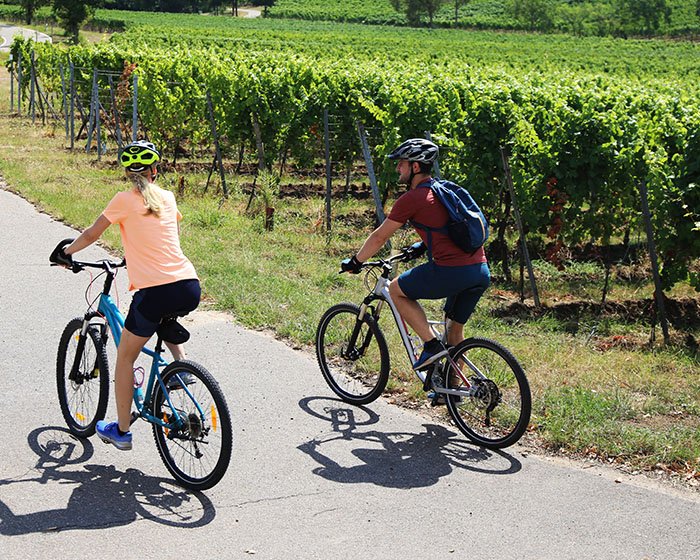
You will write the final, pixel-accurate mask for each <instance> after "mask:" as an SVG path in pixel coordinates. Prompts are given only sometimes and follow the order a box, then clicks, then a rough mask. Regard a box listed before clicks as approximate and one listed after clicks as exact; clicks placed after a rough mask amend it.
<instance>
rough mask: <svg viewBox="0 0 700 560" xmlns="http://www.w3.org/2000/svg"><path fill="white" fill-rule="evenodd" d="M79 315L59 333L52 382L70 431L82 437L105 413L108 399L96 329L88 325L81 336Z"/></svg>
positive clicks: (103, 358) (104, 356)
mask: <svg viewBox="0 0 700 560" xmlns="http://www.w3.org/2000/svg"><path fill="white" fill-rule="evenodd" d="M83 321H84V319H83V318H76V319H73V320H71V321H70V322H69V323H68V325H66V328H65V329H64V330H63V334H62V335H61V341H60V342H59V344H58V356H57V358H56V384H57V387H58V402H59V404H60V405H61V413H62V414H63V418H64V420H65V421H66V424H67V425H68V428H69V429H70V431H71V433H72V434H73V435H75V436H78V437H81V438H86V437H90V436H91V435H93V434H94V433H95V425H96V424H97V421H98V420H101V419H102V418H104V417H105V413H106V411H107V401H108V399H109V365H108V363H107V351H106V349H105V346H104V344H103V343H102V339H101V338H100V333H99V332H98V330H97V329H96V328H94V327H92V326H90V327H88V329H87V332H86V333H85V335H84V336H82V335H81V332H82V329H83Z"/></svg>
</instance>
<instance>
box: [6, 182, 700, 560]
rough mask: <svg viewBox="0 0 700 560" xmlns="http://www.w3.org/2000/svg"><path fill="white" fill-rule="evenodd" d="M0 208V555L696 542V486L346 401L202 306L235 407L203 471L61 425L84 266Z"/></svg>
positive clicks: (362, 551)
mask: <svg viewBox="0 0 700 560" xmlns="http://www.w3.org/2000/svg"><path fill="white" fill-rule="evenodd" d="M0 224H2V227H0V264H1V265H2V268H1V271H0V394H2V395H3V405H4V406H3V413H4V414H3V416H4V421H3V422H2V426H3V429H2V430H0V450H1V453H2V458H1V459H0V551H2V554H1V556H2V558H3V559H7V560H10V559H15V558H22V559H24V558H48V557H52V558H53V557H58V558H65V557H69V555H70V557H76V558H80V557H90V558H99V559H111V558H115V559H116V558H119V559H122V558H129V557H134V556H135V555H136V549H135V547H138V551H139V553H141V554H142V555H144V556H145V557H146V558H154V557H160V556H163V555H165V556H173V555H174V554H177V555H178V556H187V555H190V557H195V555H196V557H197V558H227V559H229V558H234V559H235V558H251V557H255V558H261V559H282V558H284V559H295V558H304V559H313V558H322V559H324V560H326V559H335V558H338V559H340V558H342V559H348V558H358V559H359V558H365V557H372V558H378V559H394V558H411V559H413V558H470V559H479V560H488V559H499V560H502V559H512V558H524V559H538V560H541V559H556V560H565V559H580V558H593V559H606V560H609V559H630V560H641V559H654V560H661V559H669V560H684V559H685V560H690V559H694V560H697V558H699V557H700V531H698V527H700V496H698V495H697V494H680V493H677V492H675V491H671V490H669V489H664V488H662V487H656V486H653V485H651V484H649V483H646V482H645V483H643V484H642V483H641V481H640V480H638V479H634V478H629V477H624V476H622V475H619V474H618V473H615V472H614V471H607V470H601V469H598V468H589V469H584V468H582V467H581V466H576V465H569V464H564V463H558V462H553V461H551V460H545V459H541V458H538V457H535V456H533V455H529V454H527V453H525V452H524V451H523V450H522V449H519V448H515V449H510V450H507V451H506V452H500V453H495V452H491V451H485V450H483V449H479V448H477V447H474V446H472V445H469V444H468V443H467V442H466V441H465V440H464V439H463V438H462V437H460V436H459V435H458V434H457V433H455V431H454V430H452V429H451V428H449V427H446V426H440V425H436V424H435V423H434V422H432V421H430V420H428V419H426V418H424V417H422V416H420V415H418V414H417V413H415V412H412V411H407V410H404V409H400V408H398V407H395V406H393V405H391V404H389V403H387V402H384V401H382V400H380V401H378V402H376V403H374V404H372V405H371V406H370V407H367V408H355V407H350V406H347V405H344V404H342V403H340V402H338V401H336V400H334V399H332V398H331V396H330V392H329V390H328V389H327V388H326V387H325V385H324V382H323V381H322V379H321V376H320V374H319V372H318V368H317V365H316V363H315V361H314V359H313V356H311V355H310V354H309V353H306V352H302V351H296V350H293V349H291V348H289V347H288V346H286V345H284V344H282V343H281V342H279V341H276V340H274V339H273V338H272V337H270V336H267V335H266V334H262V333H259V332H251V331H248V330H245V329H243V328H241V327H240V326H239V325H237V324H236V323H235V322H234V321H233V320H232V319H231V318H230V317H228V316H226V315H222V314H216V313H212V312H197V313H195V314H194V315H193V316H192V317H191V319H190V320H189V321H188V326H189V328H190V330H191V332H192V334H193V339H192V341H191V343H190V344H189V352H190V357H191V358H193V359H196V360H198V361H201V362H202V363H204V364H206V365H207V366H208V367H209V369H210V370H211V371H212V372H213V373H214V374H215V375H216V376H217V377H218V379H219V380H220V382H221V384H222V387H223V389H224V391H225V393H226V394H227V396H228V399H229V404H230V406H231V409H232V412H233V418H234V422H235V449H234V456H233V460H232V463H231V466H230V470H229V472H228V474H227V476H226V477H225V478H224V480H223V481H222V482H221V483H220V484H219V485H218V486H217V487H216V488H214V489H212V490H210V491H208V492H207V493H206V494H190V493H187V492H185V491H183V490H182V489H180V488H178V487H177V486H175V485H174V484H173V483H172V482H171V481H170V478H169V476H168V473H167V471H166V470H165V468H164V467H163V465H162V464H161V463H160V460H159V458H158V456H157V452H156V449H155V445H154V443H153V439H152V437H151V434H150V433H149V429H148V426H147V425H145V424H136V425H134V435H135V448H134V450H133V451H132V452H120V451H118V450H116V449H115V448H114V447H111V446H106V445H103V444H102V443H101V442H99V441H97V440H96V439H95V438H92V439H91V440H89V441H82V442H81V441H77V440H74V439H72V438H70V437H69V436H68V435H67V433H66V431H65V428H64V427H63V425H64V424H63V421H62V418H61V415H60V413H59V407H58V402H57V398H56V394H55V393H56V391H55V386H54V385H55V382H54V361H55V349H56V344H57V340H58V338H59V336H60V333H61V331H62V329H63V326H64V325H65V323H66V322H67V321H68V320H69V319H70V318H71V317H73V316H75V315H77V314H78V312H79V311H80V310H82V309H83V307H84V299H83V298H84V293H83V292H84V290H85V288H86V286H87V283H88V277H87V274H86V273H83V274H81V275H73V274H71V273H69V272H68V271H65V270H60V269H56V268H50V267H49V266H48V263H47V255H48V254H49V252H50V250H51V249H52V248H53V246H54V245H55V243H56V242H57V241H58V240H60V239H62V238H64V237H67V236H71V235H75V233H74V232H73V231H72V230H70V229H69V228H67V227H66V226H65V225H63V224H61V223H58V222H56V221H53V220H52V219H51V218H49V217H48V216H46V215H44V214H40V213H38V212H37V211H36V210H35V209H34V207H32V206H31V205H30V204H28V203H27V202H25V201H24V200H22V199H21V198H19V197H17V196H15V195H13V194H10V193H9V192H7V191H5V190H2V188H0ZM91 251H92V255H93V256H96V255H99V254H102V252H101V250H99V249H94V250H91ZM86 256H87V255H86ZM124 284H125V278H124V277H122V278H121V279H120V281H119V289H120V293H121V296H120V300H121V305H122V307H124V306H126V304H127V302H128V297H127V296H126V295H125V294H124V291H123V290H124ZM111 410H112V407H111V406H110V415H111V414H113V413H112V412H111ZM136 543H138V544H136Z"/></svg>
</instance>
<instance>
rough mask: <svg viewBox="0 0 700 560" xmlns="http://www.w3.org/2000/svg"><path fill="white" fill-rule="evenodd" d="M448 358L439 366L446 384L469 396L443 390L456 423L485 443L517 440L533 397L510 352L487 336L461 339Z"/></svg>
mask: <svg viewBox="0 0 700 560" xmlns="http://www.w3.org/2000/svg"><path fill="white" fill-rule="evenodd" d="M450 357H451V360H447V362H446V364H445V370H444V371H443V374H445V375H444V378H445V380H446V387H449V388H451V389H464V390H465V393H466V392H467V391H468V392H469V396H467V395H466V394H465V395H464V396H459V395H445V397H446V403H447V409H448V410H449V412H450V416H452V419H453V420H454V422H455V424H457V427H458V428H459V429H460V430H461V431H462V433H464V435H466V436H467V437H468V438H469V439H471V440H472V441H474V442H475V443H478V444H479V445H482V446H484V447H488V448H492V449H501V448H504V447H508V446H510V445H513V444H514V443H515V442H517V441H518V440H519V439H520V437H521V436H522V435H523V434H524V433H525V430H526V429H527V426H528V423H529V422H530V412H531V407H532V401H531V396H530V386H529V384H528V381H527V378H526V377H525V372H524V371H523V368H522V367H521V366H520V364H519V363H518V361H517V360H516V359H515V357H514V356H513V355H512V354H511V353H510V352H509V351H508V350H507V349H506V348H505V347H503V346H502V345H500V344H499V343H497V342H494V341H493V340H488V339H486V338H469V339H467V340H464V341H462V342H461V343H460V344H458V345H457V346H455V347H454V348H453V349H452V350H451V351H450ZM470 385H471V387H469V386H470ZM467 387H469V389H467Z"/></svg>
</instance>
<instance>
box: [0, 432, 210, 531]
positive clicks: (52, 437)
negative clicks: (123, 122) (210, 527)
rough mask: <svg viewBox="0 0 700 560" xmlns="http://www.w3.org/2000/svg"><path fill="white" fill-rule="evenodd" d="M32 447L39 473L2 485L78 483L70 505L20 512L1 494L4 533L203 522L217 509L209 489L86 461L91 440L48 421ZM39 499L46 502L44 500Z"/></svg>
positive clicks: (30, 439) (29, 487) (29, 486)
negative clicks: (193, 488)
mask: <svg viewBox="0 0 700 560" xmlns="http://www.w3.org/2000/svg"><path fill="white" fill-rule="evenodd" d="M28 442H29V447H30V448H31V449H32V450H33V451H34V452H35V453H36V454H37V455H38V456H39V461H38V462H37V464H36V466H35V467H34V468H33V469H32V471H30V473H31V472H35V473H38V476H35V477H24V476H23V477H17V478H8V479H0V486H10V485H15V484H22V485H24V484H26V485H27V492H23V494H25V495H26V494H29V493H30V492H31V495H32V496H36V491H35V488H32V485H34V484H42V485H49V486H51V485H53V483H56V484H58V485H63V484H68V485H74V489H73V490H72V493H71V495H70V498H69V499H68V503H67V504H66V507H65V508H57V509H47V510H44V511H35V512H33V513H28V514H15V513H14V512H13V511H12V510H11V508H10V507H9V506H8V505H7V503H5V502H4V501H2V500H0V535H25V534H29V533H41V532H47V531H65V530H70V529H104V528H108V527H115V526H120V525H127V524H129V523H132V522H134V521H136V520H138V519H140V518H143V519H150V520H152V521H155V522H157V523H161V524H164V525H169V526H172V527H201V526H203V525H207V524H209V523H211V521H212V520H213V519H214V517H215V515H216V513H215V510H214V506H213V505H212V503H211V501H210V500H209V499H208V498H207V497H206V496H204V495H203V494H201V493H199V492H196V493H193V492H188V491H186V490H184V489H183V488H180V487H179V486H177V485H176V484H175V483H174V482H173V481H171V480H168V479H163V478H157V477H151V476H146V475H144V474H143V473H142V472H141V471H139V470H137V469H127V470H126V471H125V472H120V471H118V470H117V469H116V468H115V467H114V465H109V466H105V465H95V464H86V463H85V462H86V461H87V460H89V459H90V458H91V457H92V454H93V446H92V444H91V443H90V441H89V440H86V439H77V438H74V437H73V436H72V435H71V434H70V432H69V431H68V430H66V429H64V428H56V427H42V428H37V429H35V430H34V431H32V432H31V433H30V434H29V437H28ZM33 503H41V501H40V500H37V501H34V502H33Z"/></svg>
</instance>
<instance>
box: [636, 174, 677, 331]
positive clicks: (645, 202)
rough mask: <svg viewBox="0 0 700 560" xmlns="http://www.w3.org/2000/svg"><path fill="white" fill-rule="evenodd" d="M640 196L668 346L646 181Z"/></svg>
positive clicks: (657, 301)
mask: <svg viewBox="0 0 700 560" xmlns="http://www.w3.org/2000/svg"><path fill="white" fill-rule="evenodd" d="M639 195H640V199H641V203H642V214H643V215H644V227H645V229H646V233H647V247H648V249H649V258H650V259H651V274H652V276H653V278H654V288H655V289H654V300H655V301H656V309H657V311H658V313H659V318H660V319H661V331H662V332H663V335H664V343H665V344H668V343H669V340H670V336H669V333H668V320H667V319H666V306H665V305H664V292H663V289H662V287H661V276H660V274H659V259H658V256H657V254H656V243H655V242H654V229H653V227H652V225H651V213H650V212H649V193H648V191H647V185H646V181H641V182H640V183H639ZM651 340H652V342H653V341H654V331H653V330H652V334H651Z"/></svg>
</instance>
